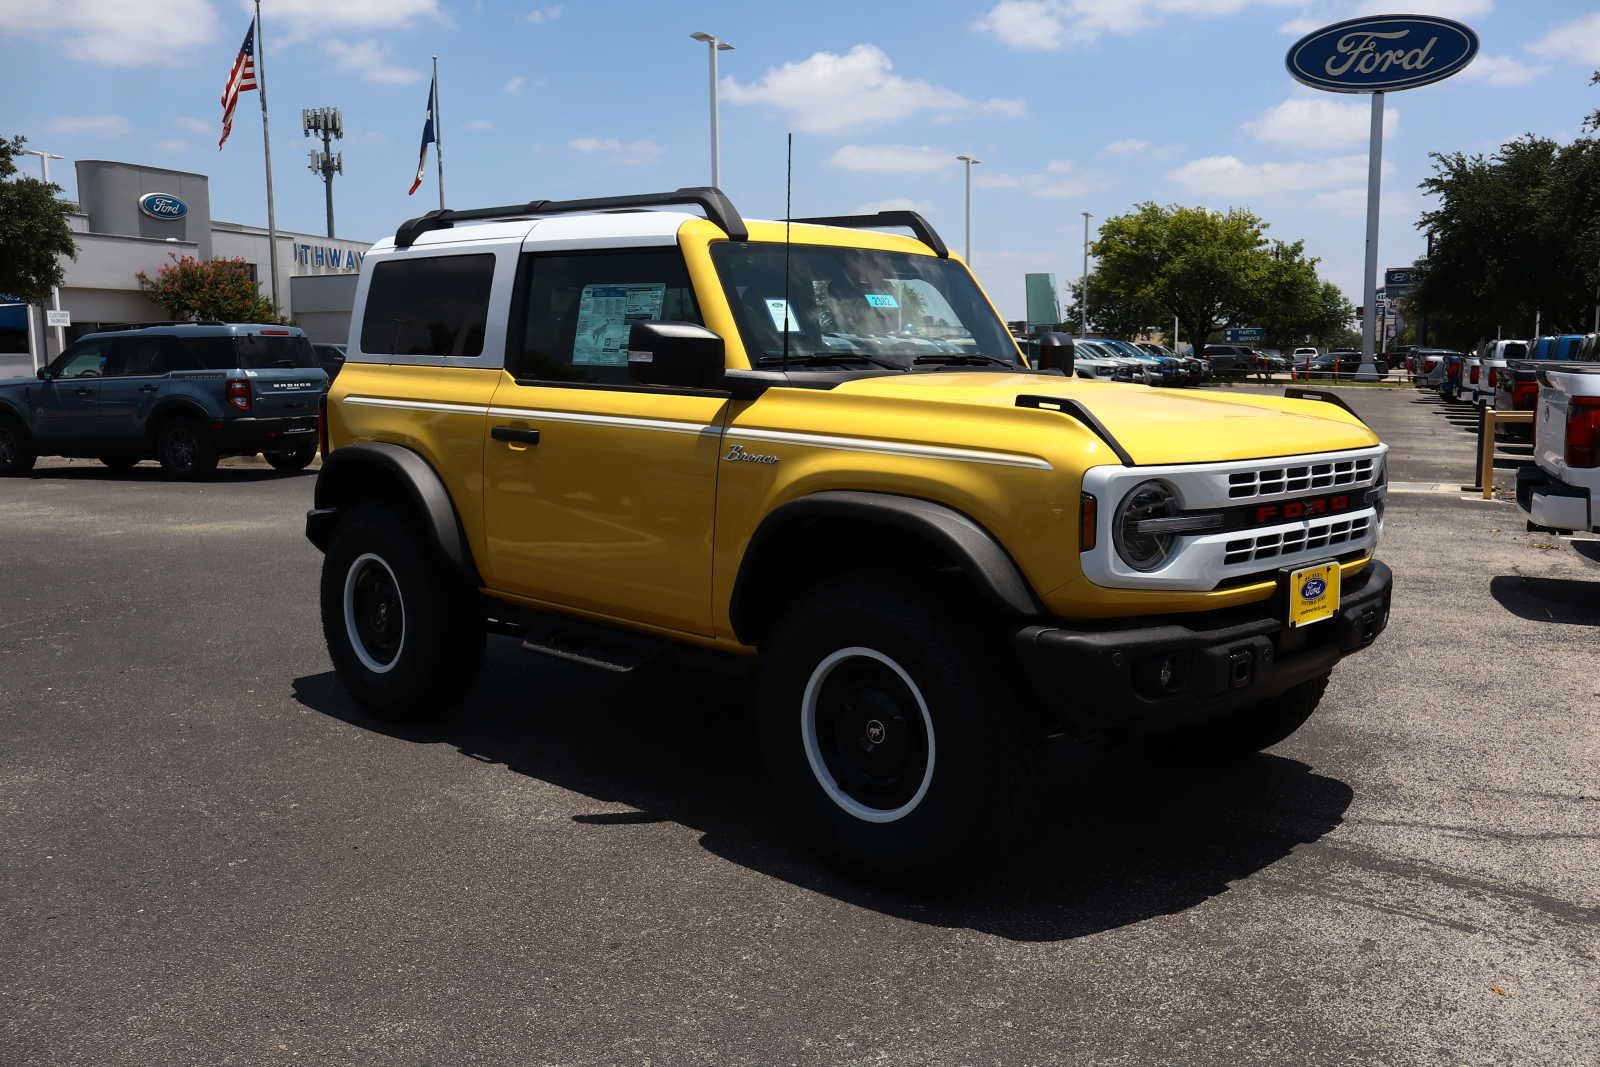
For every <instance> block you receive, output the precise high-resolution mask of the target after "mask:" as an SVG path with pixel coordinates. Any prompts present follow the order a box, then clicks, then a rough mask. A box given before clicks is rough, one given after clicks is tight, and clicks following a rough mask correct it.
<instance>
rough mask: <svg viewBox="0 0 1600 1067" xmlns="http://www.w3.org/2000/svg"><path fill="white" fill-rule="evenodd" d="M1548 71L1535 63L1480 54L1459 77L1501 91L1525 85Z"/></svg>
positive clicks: (1511, 57)
mask: <svg viewBox="0 0 1600 1067" xmlns="http://www.w3.org/2000/svg"><path fill="white" fill-rule="evenodd" d="M1549 69H1550V68H1549V67H1544V66H1540V65H1539V64H1537V63H1528V62H1524V61H1523V60H1520V59H1518V58H1517V57H1516V56H1486V55H1484V54H1483V53H1481V52H1480V53H1479V54H1478V57H1477V58H1476V59H1474V60H1473V61H1472V62H1471V63H1470V64H1468V65H1467V69H1466V70H1464V71H1462V72H1461V77H1462V78H1464V79H1465V80H1467V81H1474V82H1482V83H1483V84H1484V85H1492V86H1494V87H1496V88H1501V89H1503V88H1508V87H1511V86H1515V85H1527V84H1528V83H1529V82H1531V81H1533V80H1534V79H1535V78H1537V77H1539V76H1540V75H1541V74H1544V73H1545V72H1546V71H1548V70H1549Z"/></svg>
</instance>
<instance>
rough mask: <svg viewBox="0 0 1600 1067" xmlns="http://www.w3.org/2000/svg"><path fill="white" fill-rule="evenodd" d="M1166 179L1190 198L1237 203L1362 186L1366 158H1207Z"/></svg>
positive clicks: (1177, 170) (1175, 172)
mask: <svg viewBox="0 0 1600 1067" xmlns="http://www.w3.org/2000/svg"><path fill="white" fill-rule="evenodd" d="M1387 170H1388V167H1387V165H1385V171H1387ZM1167 177H1168V178H1169V179H1171V180H1172V181H1174V182H1176V183H1177V184H1178V185H1180V186H1182V187H1183V189H1184V191H1186V192H1188V193H1190V194H1191V195H1194V196H1201V197H1206V198H1209V199H1213V200H1235V201H1237V200H1240V199H1248V198H1251V197H1269V196H1279V195H1283V194H1287V193H1310V192H1315V191H1318V190H1323V189H1332V188H1336V187H1341V186H1349V185H1354V184H1357V183H1361V182H1364V181H1365V180H1366V177H1367V157H1366V156H1365V155H1364V154H1363V155H1355V156H1332V157H1330V158H1328V159H1319V160H1314V161H1309V162H1301V163H1245V162H1243V161H1242V160H1240V159H1238V158H1237V157H1235V156H1207V157H1205V158H1204V159H1197V160H1195V161H1193V162H1192V163H1185V164H1184V165H1183V166H1181V167H1179V168H1177V169H1176V170H1173V171H1171V172H1170V173H1168V174H1167Z"/></svg>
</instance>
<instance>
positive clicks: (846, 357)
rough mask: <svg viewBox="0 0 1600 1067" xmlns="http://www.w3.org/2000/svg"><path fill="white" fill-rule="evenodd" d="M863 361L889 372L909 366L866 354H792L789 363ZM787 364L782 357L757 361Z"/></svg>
mask: <svg viewBox="0 0 1600 1067" xmlns="http://www.w3.org/2000/svg"><path fill="white" fill-rule="evenodd" d="M856 360H862V361H865V362H867V363H870V364H872V365H873V366H874V367H883V368H885V369H887V370H906V369H908V368H907V364H905V363H903V362H897V361H895V360H889V359H884V358H883V357H881V356H869V355H867V354H866V353H865V352H812V353H810V354H809V355H804V356H797V355H793V354H791V355H790V356H789V358H788V360H787V362H788V363H789V364H790V365H791V366H796V367H804V366H829V365H834V364H839V363H853V362H855V361H856ZM783 362H785V360H784V357H782V356H762V357H761V358H760V359H758V360H756V365H757V366H762V367H765V366H771V365H772V364H774V363H783Z"/></svg>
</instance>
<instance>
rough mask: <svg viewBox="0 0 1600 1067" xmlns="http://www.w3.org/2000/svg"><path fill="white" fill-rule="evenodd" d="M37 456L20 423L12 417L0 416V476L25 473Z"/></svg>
mask: <svg viewBox="0 0 1600 1067" xmlns="http://www.w3.org/2000/svg"><path fill="white" fill-rule="evenodd" d="M38 458H39V457H38V454H37V453H36V452H34V450H33V442H31V441H30V440H28V431H27V430H24V429H23V428H22V424H21V423H19V422H17V420H15V419H12V418H0V478H3V477H7V476H10V475H15V474H27V473H28V472H29V471H31V470H33V463H34V460H36V459H38Z"/></svg>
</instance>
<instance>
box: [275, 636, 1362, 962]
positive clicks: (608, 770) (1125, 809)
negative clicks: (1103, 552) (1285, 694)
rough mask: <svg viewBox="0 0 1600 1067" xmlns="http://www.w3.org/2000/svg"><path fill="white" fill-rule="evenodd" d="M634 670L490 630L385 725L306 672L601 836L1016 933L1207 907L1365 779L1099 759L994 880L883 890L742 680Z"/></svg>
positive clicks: (329, 679) (1304, 836) (339, 710)
mask: <svg viewBox="0 0 1600 1067" xmlns="http://www.w3.org/2000/svg"><path fill="white" fill-rule="evenodd" d="M641 670H642V671H644V672H645V674H643V675H641V676H638V677H631V678H627V679H621V680H618V679H615V678H612V677H608V676H600V675H596V674H595V673H592V672H584V671H582V669H581V668H569V667H566V666H564V665H561V664H555V663H548V662H546V661H543V660H541V659H539V658H538V657H535V656H531V655H528V654H526V653H523V652H521V651H520V650H519V649H518V648H517V646H516V644H515V643H514V642H511V641H508V640H505V639H492V640H491V642H490V651H489V653H488V655H486V657H485V661H484V670H483V674H482V676H481V678H480V681H479V685H478V687H477V688H476V689H475V690H474V692H473V693H472V695H471V696H470V697H469V698H468V700H467V702H466V704H465V706H464V708H463V709H462V711H461V713H460V714H459V716H458V717H457V718H455V719H454V720H453V721H452V722H451V723H449V724H448V725H445V726H442V727H437V728H410V727H405V726H397V725H395V724H391V723H384V722H380V721H378V720H375V719H373V718H371V717H369V716H368V715H366V714H365V713H364V712H363V711H361V710H360V708H359V707H357V706H356V705H355V703H354V702H353V701H352V700H351V699H350V698H349V697H348V696H347V695H346V693H345V691H344V689H343V688H342V687H341V686H340V685H339V683H338V681H337V679H336V677H335V676H334V675H333V674H332V673H331V672H327V673H323V674H316V675H310V676H307V677H303V678H298V679H296V680H295V682H294V695H295V697H296V699H297V700H299V702H300V703H301V704H303V705H304V706H305V707H307V708H310V709H312V710H314V711H317V712H320V713H322V714H324V715H328V716H331V717H332V718H335V719H339V720H342V721H344V722H346V723H349V724H351V725H352V726H356V727H359V728H361V729H364V730H370V731H373V732H375V733H379V734H383V735H386V736H389V737H394V738H399V739H401V740H405V741H409V742H412V743H415V744H448V745H453V746H455V747H456V748H457V749H458V750H460V752H461V753H462V754H463V755H465V756H467V757H469V758H472V759H475V760H480V761H487V762H494V763H500V764H503V765H504V766H505V767H506V768H508V769H509V770H512V771H515V772H516V773H518V774H525V775H528V776H530V777H532V778H536V779H539V780H540V781H544V782H549V783H551V784H553V785H557V786H560V787H562V788H563V789H567V790H572V791H574V792H577V793H580V794H582V795H584V796H587V797H590V798H592V799H594V800H595V801H598V802H601V803H603V804H606V805H626V806H627V807H628V808H630V809H631V810H629V811H622V812H618V811H599V812H594V813H584V814H578V815H575V816H573V821H574V823H577V824H579V825H580V826H583V827H585V828H589V829H590V830H592V832H594V833H623V832H626V827H628V826H631V825H638V824H642V823H654V822H661V821H672V822H676V823H679V824H681V825H684V826H688V827H690V828H692V829H694V830H697V831H699V832H700V834H701V838H700V843H701V844H702V845H703V846H704V847H705V848H706V849H707V850H708V851H710V852H712V853H714V854H715V855H717V856H720V857H722V858H723V859H725V860H727V861H729V862H732V863H736V864H739V865H741V866H744V867H747V868H750V869H752V870H756V871H759V872H761V873H763V874H766V875H768V876H770V877H773V878H779V879H782V880H784V881H786V882H789V883H791V884H794V885H797V886H801V887H803V888H805V889H807V890H810V891H812V892H816V893H822V894H826V895H827V896H830V897H834V898H836V899H840V900H844V901H847V902H849V903H852V904H854V905H856V906H858V907H863V908H868V909H871V910H873V911H878V912H882V913H884V914H888V915H893V916H896V917H898V918H902V919H907V920H910V921H914V922H920V923H927V924H929V925H934V926H941V927H952V928H966V929H973V930H979V931H984V932H987V933H991V934H995V935H997V936H1000V937H1004V938H1008V939H1012V940H1018V941H1057V940H1064V939H1068V938H1075V937H1083V936H1086V935H1089V934H1095V933H1100V932H1102V931H1106V930H1112V929H1116V928H1119V927H1123V926H1127V925H1130V924H1132V923H1137V922H1141V921H1143V920H1145V919H1149V918H1152V917H1154V916H1158V915H1169V914H1173V913H1176V912H1181V911H1184V910H1186V909H1188V908H1192V907H1194V906H1196V905H1198V904H1201V903H1203V902H1204V901H1206V900H1208V899H1210V898H1211V897H1214V896H1217V895H1219V894H1221V893H1224V892H1226V891H1227V889H1228V887H1229V885H1230V883H1233V882H1236V881H1238V880H1240V879H1243V878H1247V877H1249V876H1250V875H1252V874H1255V873H1256V872H1258V871H1260V870H1262V869H1264V868H1266V867H1269V866H1271V865H1272V864H1273V863H1275V862H1277V861H1278V860H1281V859H1283V858H1284V857H1285V856H1287V855H1288V854H1289V853H1290V852H1292V851H1293V850H1294V848H1295V847H1296V846H1297V845H1302V844H1306V843H1309V842H1312V841H1315V840H1317V839H1318V838H1320V837H1322V836H1323V835H1324V834H1326V833H1328V832H1329V831H1330V830H1332V829H1333V828H1334V827H1336V826H1338V825H1339V823H1340V821H1341V819H1342V817H1343V814H1344V811H1345V809H1346V808H1347V807H1348V806H1349V805H1350V802H1351V799H1352V797H1353V794H1352V791H1351V789H1350V787H1349V786H1348V785H1346V784H1345V783H1344V782H1341V781H1338V780H1336V779H1333V778H1329V777H1327V776H1325V775H1321V774H1318V773H1316V772H1315V771H1313V770H1312V769H1311V768H1310V767H1308V766H1306V765H1305V764H1303V763H1300V762H1297V761H1295V760H1290V759H1284V758H1282V757H1279V756H1272V755H1260V756H1256V757H1253V758H1251V759H1249V760H1247V761H1245V762H1244V763H1242V764H1239V765H1236V766H1233V767H1230V768H1227V769H1225V770H1214V771H1205V772H1200V771H1189V770H1184V771H1174V770H1172V769H1170V768H1158V767H1152V766H1147V765H1144V764H1143V763H1142V762H1141V761H1139V760H1137V759H1135V758H1133V757H1121V758H1112V757H1102V758H1098V759H1095V760H1090V761H1088V762H1087V763H1086V765H1084V766H1082V767H1080V768H1079V769H1078V771H1076V772H1075V773H1074V774H1073V776H1072V780H1071V781H1069V782H1063V783H1061V784H1060V785H1059V787H1058V789H1057V790H1056V792H1055V795H1054V796H1053V797H1052V799H1051V801H1050V802H1049V803H1048V804H1047V805H1046V807H1045V809H1044V811H1043V812H1042V813H1041V823H1042V825H1040V826H1038V827H1036V828H1035V829H1036V831H1037V832H1036V833H1035V834H1034V839H1033V841H1032V842H1031V843H1030V844H1029V845H1028V846H1027V847H1026V848H1021V849H1017V850H1015V851H1013V852H1011V853H1010V854H1008V855H1007V856H1005V857H1004V859H1003V860H1002V861H1001V862H999V863H997V864H995V865H994V866H993V867H992V869H990V870H989V871H987V872H985V873H984V874H983V875H982V876H981V877H978V878H976V879H969V880H966V881H964V882H962V883H960V884H958V885H954V886H942V887H939V888H937V889H936V890H934V891H932V892H930V893H920V894H915V895H913V894H910V893H903V892H898V891H889V890H884V889H880V888H876V887H873V886H870V885H867V884H865V883H863V882H861V881H860V880H857V879H853V878H851V877H850V876H848V875H845V874H842V873H840V872H837V871H835V870H833V869H831V868H830V867H828V866H827V865H826V864H825V863H823V862H822V861H821V860H820V859H818V858H817V856H816V854H815V853H813V852H812V851H811V850H810V849H809V848H808V847H807V845H806V844H805V842H804V841H803V840H801V838H800V836H799V834H798V833H797V832H796V831H795V830H794V829H793V828H792V827H791V826H790V825H789V824H788V823H787V822H786V821H785V820H784V819H783V818H782V817H781V816H780V814H779V813H777V812H776V811H775V808H774V805H773V804H772V803H771V802H770V800H769V798H768V795H767V793H766V789H765V783H764V781H763V776H762V772H761V769H760V761H759V758H758V756H757V753H756V748H755V732H754V730H753V728H752V725H751V723H750V719H749V711H748V708H749V702H748V701H747V700H746V699H745V693H744V687H743V686H741V685H739V684H734V683H730V682H729V681H727V680H726V679H724V678H722V677H720V676H716V675H706V674H704V673H702V672H693V671H690V670H689V669H688V668H667V669H656V668H653V667H652V668H642V669H641Z"/></svg>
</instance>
